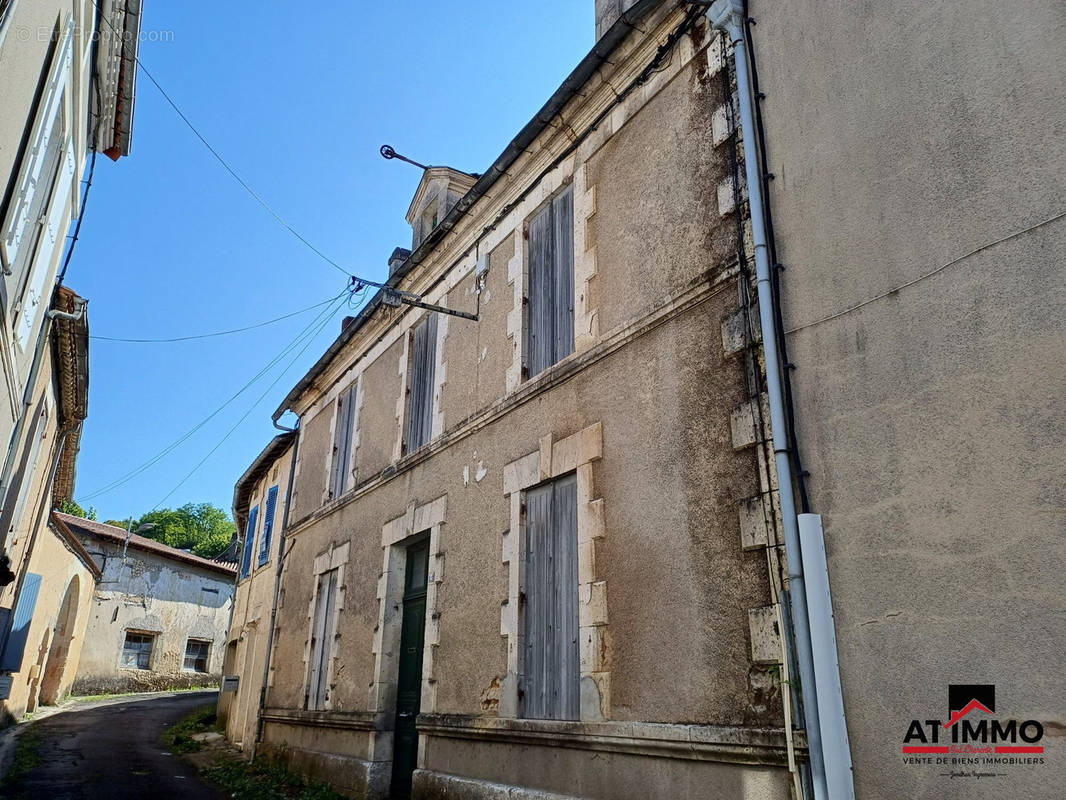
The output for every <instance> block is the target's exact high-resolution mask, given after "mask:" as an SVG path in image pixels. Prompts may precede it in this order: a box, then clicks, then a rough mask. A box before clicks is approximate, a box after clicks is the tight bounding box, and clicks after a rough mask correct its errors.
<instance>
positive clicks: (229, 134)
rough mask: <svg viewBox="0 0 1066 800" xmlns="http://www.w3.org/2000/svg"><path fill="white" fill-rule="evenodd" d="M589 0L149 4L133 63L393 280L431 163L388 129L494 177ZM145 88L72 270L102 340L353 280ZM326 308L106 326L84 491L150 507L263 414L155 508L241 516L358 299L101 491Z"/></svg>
mask: <svg viewBox="0 0 1066 800" xmlns="http://www.w3.org/2000/svg"><path fill="white" fill-rule="evenodd" d="M593 5H594V3H593V0H542V2H539V3H536V4H534V5H530V4H524V3H501V2H498V0H497V1H495V2H491V1H489V0H478V1H477V2H462V3H440V2H431V0H406V2H392V3H387V4H385V3H369V2H358V3H353V2H340V0H329V1H328V2H326V1H323V2H316V3H312V4H307V5H305V6H303V7H301V8H300V9H298V10H296V9H294V7H292V6H283V5H282V4H281V3H266V4H264V3H261V2H260V3H252V2H227V3H216V4H211V5H210V6H204V5H203V4H195V3H185V2H181V3H179V2H174V0H147V1H146V2H145V4H144V7H145V8H144V21H143V25H142V28H143V30H144V31H146V32H147V33H148V36H147V37H146V40H145V41H144V42H142V44H141V50H140V57H141V61H142V62H143V63H144V65H145V67H147V69H148V70H149V71H151V72H152V74H153V75H154V76H155V78H156V79H157V80H158V81H159V82H160V83H161V84H162V86H163V87H164V88H165V89H166V91H167V92H168V94H170V96H171V97H172V98H173V99H174V101H175V102H176V103H177V104H178V105H179V106H180V107H181V108H182V110H183V111H184V112H185V113H186V115H187V116H188V117H189V118H190V119H191V120H192V121H193V123H194V124H195V125H196V126H197V127H198V128H199V129H200V131H201V133H202V134H204V136H205V137H206V138H207V139H208V140H209V141H210V142H211V143H212V145H213V146H214V147H215V148H216V149H217V150H218V151H219V152H221V153H222V154H223V156H224V157H225V158H226V159H227V160H228V161H229V162H230V164H231V165H232V166H233V167H234V169H236V170H237V172H238V173H239V174H240V175H241V176H242V177H243V178H244V179H245V180H246V181H247V182H248V183H250V184H251V185H252V186H253V187H254V188H255V189H256V191H258V192H259V193H260V194H261V195H262V196H263V197H264V198H265V199H266V201H267V202H268V203H270V204H271V205H272V206H273V207H274V208H275V209H277V210H278V212H279V213H280V214H281V215H282V216H284V217H285V218H286V219H287V220H288V221H289V222H290V223H291V224H292V225H293V226H294V227H295V228H296V229H297V230H299V231H300V232H301V233H302V234H303V235H304V236H306V237H307V238H308V239H310V240H311V241H312V242H314V243H315V245H316V246H317V247H319V248H321V249H322V250H323V251H324V252H326V253H327V254H328V255H330V256H331V257H332V258H333V259H334V260H336V261H338V262H339V263H341V264H342V265H345V266H350V268H351V269H352V271H354V272H357V273H359V274H361V275H364V276H366V277H369V278H372V279H375V278H376V279H379V280H380V279H383V278H384V276H385V274H386V271H387V269H386V266H385V262H386V259H387V258H388V255H389V254H390V253H391V252H392V249H393V248H394V247H396V246H407V247H409V246H410V229H409V228H408V226H407V223H406V220H405V219H404V213H405V212H406V210H407V206H408V204H409V203H410V200H411V197H412V195H413V193H414V190H415V188H416V186H417V184H418V180H419V178H420V177H421V172H420V171H419V170H418V169H416V168H415V167H411V166H409V165H406V164H403V163H401V162H399V161H390V162H387V161H385V160H384V159H382V158H381V156H380V155H379V154H378V148H379V147H380V146H381V145H382V144H385V143H388V144H391V145H393V146H394V147H395V148H396V149H397V151H399V152H401V153H403V154H405V155H408V156H410V157H412V158H414V159H415V160H418V161H421V162H422V163H428V164H447V165H450V166H454V167H457V168H459V169H464V170H468V171H473V172H481V171H483V170H484V169H486V168H487V167H488V165H489V164H490V163H491V162H492V161H493V159H495V157H496V156H497V155H498V154H499V153H500V152H501V151H502V150H503V148H504V146H505V145H506V144H507V142H508V141H510V139H511V138H512V137H513V136H514V135H515V134H516V133H517V132H518V131H519V129H520V128H521V127H522V126H523V125H524V124H525V123H526V122H528V121H529V119H530V118H531V117H532V116H533V114H534V113H535V112H536V111H537V109H538V108H539V107H540V106H541V104H543V103H544V101H545V100H547V98H548V97H549V96H550V94H551V93H552V92H553V91H554V90H555V89H556V88H557V87H558V86H559V84H560V83H561V82H562V80H563V78H565V77H566V75H567V74H568V73H569V72H570V70H571V69H573V67H574V66H575V65H576V64H577V63H578V61H580V59H581V58H582V57H583V56H584V55H585V53H586V52H587V51H588V50H589V48H590V47H591V46H592V44H593V38H594V33H593ZM283 11H285V12H286V13H282V12H283ZM157 32H165V33H164V34H159V33H157ZM136 102H137V105H136V118H135V122H134V135H133V152H132V154H131V155H130V157H129V158H125V159H122V160H121V161H119V162H118V163H117V164H113V163H111V162H110V161H109V160H107V159H105V158H100V159H99V160H98V162H97V170H96V177H95V180H94V183H93V187H92V190H91V193H90V197H89V203H88V207H87V212H86V217H85V222H84V226H83V228H82V233H81V239H80V240H79V241H78V244H77V247H76V249H75V252H74V257H73V260H72V261H71V265H70V269H69V271H68V273H67V278H66V284H67V285H68V286H70V287H71V288H72V289H74V290H75V291H77V292H78V293H80V294H82V295H83V296H85V297H87V298H88V299H89V301H90V303H89V324H90V332H91V333H92V334H93V335H98V336H112V337H130V338H162V337H176V336H184V335H190V334H198V333H203V332H207V331H215V330H224V329H229V328H235V327H240V326H243V325H248V324H253V323H256V322H260V321H262V320H266V319H270V318H273V317H277V316H280V315H281V314H284V313H288V312H290V311H295V310H297V309H300V308H305V307H307V306H311V305H312V304H315V303H319V302H321V301H324V300H326V299H327V298H329V297H332V296H334V295H336V294H338V293H339V292H340V291H341V290H342V289H343V287H344V283H345V277H344V276H343V275H341V274H340V273H339V272H337V271H335V270H334V269H333V268H332V267H330V266H329V265H328V264H326V263H325V262H323V261H321V260H320V259H319V258H318V257H317V256H315V255H314V254H313V253H312V252H310V251H309V250H307V249H306V248H305V247H304V246H303V245H301V244H300V243H299V242H298V241H296V240H295V239H294V238H292V236H291V235H290V234H289V233H288V232H287V231H285V230H284V229H283V228H282V227H281V226H280V225H279V224H278V223H277V222H276V221H275V220H274V219H273V218H272V217H270V216H269V214H267V212H265V211H264V210H263V209H262V207H260V206H259V205H258V204H257V203H256V202H255V200H253V199H252V198H251V197H249V196H248V195H247V194H246V193H245V192H244V190H243V189H242V188H241V187H240V186H239V185H238V184H237V183H236V182H235V181H234V180H233V178H232V177H230V176H229V175H228V174H227V173H226V172H225V171H223V169H222V168H221V166H220V165H219V164H218V163H217V162H216V161H215V160H214V159H213V157H212V156H211V155H210V153H208V152H207V150H206V149H205V148H204V146H203V145H202V144H201V143H200V142H199V141H198V140H197V139H196V138H195V137H194V136H193V134H192V133H191V132H190V131H189V130H188V129H187V128H186V127H185V126H184V124H183V123H182V122H181V120H180V119H179V118H178V117H177V115H176V114H175V113H174V111H173V110H172V109H171V108H170V107H169V106H168V105H167V104H166V101H165V100H164V99H163V98H162V97H161V95H160V94H159V92H158V91H156V89H155V87H154V86H152V84H151V83H150V82H149V81H148V80H146V79H145V77H144V75H143V74H142V75H140V76H139V77H138V87H137V101H136ZM316 313H317V312H310V313H307V314H303V315H300V316H297V317H293V318H292V319H288V320H285V321H284V322H280V323H278V324H276V325H273V326H270V327H266V328H260V329H258V330H255V331H250V332H248V333H243V334H237V335H234V336H228V337H221V338H214V339H205V340H202V341H193V342H183V343H177V344H124V343H117V342H108V341H101V340H93V341H92V342H91V344H90V389H89V419H88V421H87V422H86V425H85V431H84V435H83V438H82V450H81V456H80V459H79V463H78V479H77V489H76V492H75V497H76V498H77V499H78V500H79V501H80V502H82V503H83V505H86V506H89V505H92V506H95V507H96V508H97V509H98V511H99V514H100V518H101V519H108V518H116V519H117V518H123V517H126V516H128V515H130V514H134V515H140V514H142V513H144V512H146V511H148V510H150V509H151V508H153V507H155V506H156V505H157V504H159V503H160V502H161V501H163V500H164V498H167V495H168V493H170V492H171V491H172V490H174V489H175V486H176V485H177V484H178V483H179V481H181V480H182V479H183V478H184V477H185V476H186V475H187V474H188V473H189V472H190V470H192V469H193V467H194V466H195V465H196V464H197V463H198V462H199V461H200V460H201V459H202V458H203V457H204V456H205V455H206V454H207V453H208V451H210V450H211V449H212V448H213V447H214V446H215V445H217V444H218V442H219V441H220V440H221V439H222V437H223V436H224V435H225V433H226V432H227V431H228V430H229V429H230V428H231V427H232V426H233V425H234V424H235V423H237V421H238V420H239V419H240V418H241V417H242V416H243V415H244V414H245V413H246V412H249V411H251V413H250V414H249V416H248V418H247V419H246V420H245V422H244V423H243V424H241V425H240V426H239V427H238V428H237V429H236V431H235V432H234V433H233V434H232V435H231V436H230V438H229V439H228V440H227V441H226V442H225V444H223V445H222V446H221V447H220V448H219V449H218V450H217V452H215V453H214V455H213V456H211V458H209V459H208V460H207V462H206V463H205V464H204V465H203V466H202V467H200V468H199V469H198V470H197V471H196V472H195V474H193V476H192V477H191V478H189V479H188V481H187V482H186V483H185V484H184V485H182V486H181V487H180V488H178V489H177V490H176V491H173V494H171V495H170V496H169V497H168V498H167V499H166V500H165V502H163V505H164V506H169V507H175V506H179V505H182V504H184V503H187V502H202V501H207V502H212V503H215V504H216V505H219V506H221V507H222V508H225V509H227V511H228V510H229V507H230V502H231V499H232V493H233V484H234V481H235V480H236V479H237V478H238V477H239V476H240V474H241V473H242V472H243V471H244V469H245V468H246V467H247V466H248V464H249V463H250V462H251V460H252V459H253V458H254V457H255V455H256V454H257V453H258V452H259V451H260V450H261V449H262V447H263V446H264V445H265V444H266V442H267V441H268V440H269V439H270V437H271V436H273V435H274V433H275V431H274V429H273V427H272V426H271V423H270V416H271V413H272V412H273V410H274V409H275V408H276V407H277V405H278V403H280V401H281V400H282V398H283V397H284V396H285V394H286V393H287V392H288V391H289V389H290V388H291V387H292V386H293V385H294V384H295V382H296V381H297V380H298V379H299V378H300V377H301V376H302V375H303V374H304V372H306V370H307V369H308V368H309V367H310V366H311V364H313V363H314V361H315V360H316V359H317V357H318V356H319V355H320V354H321V353H322V352H323V350H324V349H325V348H326V347H327V346H328V344H329V342H330V341H332V339H334V338H335V337H336V335H337V333H338V332H339V330H340V318H341V317H342V316H343V314H344V313H345V312H338V313H337V315H336V316H334V318H333V319H332V320H330V322H329V323H328V324H327V325H326V327H325V328H323V329H322V330H321V331H320V332H319V333H318V335H317V337H315V339H314V340H313V341H312V342H311V343H310V345H309V347H308V348H307V349H306V350H305V351H304V352H303V353H302V355H299V357H298V358H296V360H295V362H293V363H292V365H291V366H290V367H289V368H288V369H284V367H285V365H286V364H288V363H290V361H292V359H293V358H294V357H295V356H296V355H297V354H296V352H295V351H294V352H291V353H290V354H289V355H288V356H287V357H286V358H285V359H284V360H283V361H281V362H279V363H278V364H277V365H275V366H274V367H273V368H272V369H271V370H269V371H268V372H267V373H266V374H265V376H264V377H263V378H262V379H260V380H259V381H258V382H256V383H255V384H254V385H253V386H251V387H250V389H249V390H248V391H246V392H245V393H244V394H242V395H241V396H240V397H238V398H237V399H236V400H235V401H233V402H232V403H231V404H230V405H229V406H228V407H227V408H226V409H225V410H223V411H222V412H221V413H219V414H218V415H217V416H216V417H214V418H213V419H212V420H211V421H210V422H208V423H207V424H206V425H204V426H203V428H202V429H200V430H199V431H197V432H196V433H195V434H194V435H193V436H191V437H190V438H189V439H188V440H187V441H186V442H184V443H183V444H182V445H181V446H179V447H177V448H176V449H174V450H173V451H172V452H171V453H170V454H169V455H167V456H166V457H164V458H162V459H161V460H159V461H158V462H157V463H155V464H154V465H153V466H151V467H150V468H148V469H147V470H145V471H144V472H142V473H141V474H139V475H137V476H136V477H134V478H133V479H132V480H130V481H129V482H127V483H125V484H124V485H122V486H120V487H118V488H116V489H114V490H112V491H109V492H107V493H105V494H101V495H98V496H95V497H92V495H93V493H94V492H97V491H98V490H100V489H101V488H103V487H105V486H107V485H108V484H110V483H112V482H113V481H114V480H115V479H117V478H119V477H121V476H123V475H124V474H125V473H128V472H130V471H131V470H133V469H134V468H136V467H138V466H140V465H141V464H143V463H144V462H146V461H148V460H149V459H151V458H153V457H155V456H156V455H157V454H159V453H160V451H162V450H164V448H166V447H167V446H169V445H170V444H172V443H173V442H174V441H175V440H176V439H178V438H179V437H181V436H182V435H183V434H185V433H186V432H187V431H188V430H189V429H191V428H193V427H194V426H195V425H197V424H198V423H200V422H201V421H202V420H203V419H204V418H205V417H206V416H207V415H209V414H210V413H211V412H213V411H215V410H216V409H217V408H218V407H219V406H220V405H222V403H223V402H224V401H225V400H226V399H227V398H229V397H230V396H231V395H233V394H234V393H236V392H237V390H238V389H240V388H241V387H242V386H243V385H244V384H245V383H247V382H248V381H249V379H251V378H252V377H253V376H254V375H256V374H257V373H258V372H260V370H262V368H263V367H264V366H266V365H267V363H268V362H270V361H271V360H272V359H274V358H275V357H276V356H277V355H278V354H279V353H280V352H282V350H283V349H284V348H285V347H286V346H287V345H288V344H289V343H290V342H291V341H292V340H293V339H294V338H295V337H296V336H297V334H298V333H300V332H301V331H302V330H304V328H305V327H306V326H307V325H308V324H310V323H311V322H312V321H313V320H314V318H315V314H316ZM347 313H351V312H347ZM279 377H280V379H279V380H278V382H277V384H276V385H275V386H274V387H273V388H272V389H269V390H268V387H269V385H270V384H271V383H272V382H273V381H274V380H275V379H276V378H279ZM264 392H265V393H266V394H265V397H263V399H262V401H260V402H259V403H258V404H255V401H256V399H257V398H258V397H260V395H263V394H264ZM253 405H254V407H253ZM87 498H89V499H87Z"/></svg>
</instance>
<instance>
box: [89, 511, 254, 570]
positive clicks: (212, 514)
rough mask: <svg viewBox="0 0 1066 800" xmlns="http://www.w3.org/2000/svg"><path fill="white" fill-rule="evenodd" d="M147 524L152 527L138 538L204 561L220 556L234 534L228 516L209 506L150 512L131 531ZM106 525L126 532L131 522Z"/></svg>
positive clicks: (125, 520) (233, 527) (135, 521)
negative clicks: (183, 551) (174, 548)
mask: <svg viewBox="0 0 1066 800" xmlns="http://www.w3.org/2000/svg"><path fill="white" fill-rule="evenodd" d="M149 523H151V524H153V525H155V527H154V528H150V529H148V530H144V531H141V533H140V535H141V536H146V537H148V538H149V539H155V540H156V541H157V542H162V543H163V544H167V545H170V546H171V547H176V548H178V549H179V550H191V551H192V552H193V554H194V555H198V556H202V557H204V558H214V557H215V556H217V555H219V554H221V553H222V551H223V550H225V549H226V548H227V547H228V546H229V543H230V540H231V539H232V538H233V532H234V531H236V530H237V526H236V525H235V524H233V522H232V521H231V520H230V518H229V515H228V514H226V512H225V511H223V510H222V509H221V508H218V507H217V506H213V505H211V504H210V503H186V504H185V505H183V506H182V507H181V508H173V509H172V508H160V509H158V510H156V511H149V512H148V513H147V514H144V515H143V516H141V518H140V519H134V520H133V521H132V529H133V530H137V528H138V527H139V526H141V525H146V524H149ZM107 524H109V525H115V526H117V527H120V528H126V527H127V525H129V524H130V520H128V519H123V520H108V522H107Z"/></svg>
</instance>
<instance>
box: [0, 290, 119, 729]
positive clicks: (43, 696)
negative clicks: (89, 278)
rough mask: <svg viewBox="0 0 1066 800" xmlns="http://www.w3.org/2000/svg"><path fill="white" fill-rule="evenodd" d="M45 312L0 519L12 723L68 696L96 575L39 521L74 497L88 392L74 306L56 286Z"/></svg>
mask: <svg viewBox="0 0 1066 800" xmlns="http://www.w3.org/2000/svg"><path fill="white" fill-rule="evenodd" d="M76 308H80V309H81V311H80V312H79V313H75V309H76ZM53 311H55V312H57V313H56V316H55V317H54V325H53V326H52V329H51V333H52V335H51V341H50V347H48V348H47V349H46V350H44V352H43V355H42V357H41V367H40V369H39V372H38V373H37V374H36V375H35V376H34V378H35V383H34V386H33V391H32V392H31V393H30V396H32V397H33V398H34V400H35V402H34V403H33V405H32V410H33V417H32V419H31V422H30V425H29V428H28V430H27V433H26V437H27V445H28V446H27V449H26V450H25V452H23V454H22V457H21V458H20V459H19V461H18V462H17V463H16V464H15V469H14V472H13V483H12V485H13V486H18V487H19V491H18V493H17V494H15V495H14V497H12V499H11V502H9V503H8V505H7V507H6V508H5V509H3V511H2V512H0V525H2V526H3V529H4V530H6V531H8V533H9V537H10V538H9V539H8V545H7V548H8V549H7V552H8V555H9V557H10V558H11V562H12V566H13V567H14V571H15V574H14V580H12V581H11V582H10V584H9V585H8V586H5V587H4V588H3V589H2V590H0V643H2V645H0V690H2V691H0V694H2V695H3V697H4V698H5V700H4V706H3V711H4V714H5V715H10V716H13V717H19V716H21V715H22V714H23V713H25V712H27V711H32V710H33V709H34V708H36V706H37V705H38V704H39V703H49V704H51V703H55V702H57V701H58V700H59V699H61V698H62V697H63V696H64V695H65V694H67V693H68V691H69V689H70V686H71V682H72V681H73V680H74V674H75V672H76V670H77V666H78V660H79V655H80V651H81V647H82V642H83V641H84V639H85V635H84V632H85V626H86V624H87V622H88V608H89V605H90V601H91V598H92V594H93V590H94V589H95V587H96V581H97V580H98V579H99V577H100V571H99V569H98V568H97V566H96V564H95V563H94V562H93V560H92V558H91V557H90V556H89V554H88V553H87V552H86V551H85V548H84V547H82V545H81V543H80V542H79V541H78V540H77V538H76V537H74V536H73V535H71V534H70V532H69V531H67V530H65V529H63V528H62V527H60V526H57V525H55V524H54V523H53V522H52V520H51V519H50V518H49V511H50V510H51V508H52V507H53V506H54V505H55V504H56V503H58V502H59V501H60V500H62V499H64V498H68V497H70V496H71V495H72V494H73V491H74V481H75V477H76V476H75V466H76V459H77V453H78V441H79V439H80V436H81V428H82V423H83V421H84V420H85V417H86V414H87V409H88V391H89V385H88V368H89V360H88V346H89V323H88V317H87V315H86V314H85V313H84V301H83V300H82V299H81V298H79V297H78V296H77V295H75V294H74V292H72V291H71V290H70V289H67V288H65V287H64V288H61V289H59V290H58V291H57V292H56V300H55V303H54V306H53Z"/></svg>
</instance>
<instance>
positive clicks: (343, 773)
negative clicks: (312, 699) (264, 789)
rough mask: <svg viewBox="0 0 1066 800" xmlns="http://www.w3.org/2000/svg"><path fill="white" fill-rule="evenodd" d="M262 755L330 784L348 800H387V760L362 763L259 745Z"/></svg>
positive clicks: (389, 770) (389, 769)
mask: <svg viewBox="0 0 1066 800" xmlns="http://www.w3.org/2000/svg"><path fill="white" fill-rule="evenodd" d="M262 752H264V753H266V754H267V755H270V756H273V757H274V758H277V759H278V760H280V761H282V762H284V763H285V764H286V765H287V766H288V767H289V768H290V769H292V770H295V771H297V772H301V773H303V774H304V775H307V776H308V777H309V778H311V779H313V780H317V781H324V782H326V783H328V784H330V785H331V786H332V787H333V788H334V789H336V790H337V791H339V792H342V793H343V794H345V795H347V796H348V797H354V798H356V800H388V797H389V783H390V781H391V779H392V762H391V761H366V760H364V759H362V758H356V757H355V756H341V755H336V754H334V753H320V752H316V751H313V750H301V749H298V748H294V747H287V746H285V745H276V744H267V743H264V744H263V746H262Z"/></svg>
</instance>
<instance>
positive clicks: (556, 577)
mask: <svg viewBox="0 0 1066 800" xmlns="http://www.w3.org/2000/svg"><path fill="white" fill-rule="evenodd" d="M576 500H577V481H576V479H575V478H574V476H572V475H570V476H567V477H565V478H560V479H559V480H557V481H554V482H552V483H549V484H545V485H543V486H539V487H537V488H535V489H531V490H530V491H528V492H526V495H525V505H526V528H525V530H526V546H525V559H526V562H525V607H524V608H525V610H524V624H523V628H524V630H523V633H524V639H525V650H524V661H523V665H522V695H521V700H522V708H521V715H522V716H523V717H527V718H531V719H577V718H578V716H579V711H580V705H579V688H580V680H581V673H580V663H579V658H578V609H577V502H576Z"/></svg>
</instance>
